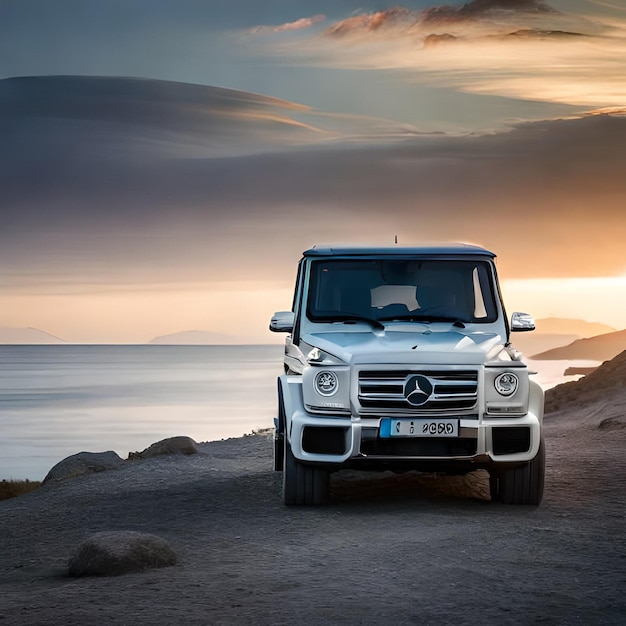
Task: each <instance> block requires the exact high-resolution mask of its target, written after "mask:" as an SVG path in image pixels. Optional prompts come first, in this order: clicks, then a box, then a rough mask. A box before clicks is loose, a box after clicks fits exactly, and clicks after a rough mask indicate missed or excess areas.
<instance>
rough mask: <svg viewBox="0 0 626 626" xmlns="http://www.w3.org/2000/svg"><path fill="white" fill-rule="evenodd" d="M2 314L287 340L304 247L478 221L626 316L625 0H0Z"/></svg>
mask: <svg viewBox="0 0 626 626" xmlns="http://www.w3.org/2000/svg"><path fill="white" fill-rule="evenodd" d="M0 79H1V80H0V137H1V138H2V140H1V141H0V327H35V328H39V329H41V330H44V331H47V332H49V333H52V334H54V335H57V336H59V337H61V338H63V339H65V340H67V341H71V342H95V343H99V342H105V343H109V342H112V343H126V342H131V343H134V342H145V341H148V340H150V339H151V338H153V337H155V336H159V335H165V334H168V333H174V332H178V331H186V330H207V331H214V332H219V333H224V334H227V335H230V336H231V337H232V339H233V341H256V342H268V343H269V342H275V341H277V340H278V341H281V340H282V337H277V336H272V335H271V334H270V333H269V332H268V331H267V324H268V321H269V317H270V315H271V313H272V312H273V311H274V310H283V309H287V308H289V306H290V304H291V289H292V283H293V280H294V275H295V266H296V263H297V261H298V259H299V258H300V256H301V252H302V251H303V250H304V249H306V248H308V247H310V246H311V245H313V244H315V243H327V242H330V241H342V242H359V243H363V242H372V243H385V244H388V243H392V242H393V239H394V236H395V235H398V239H399V242H400V243H403V244H413V243H419V242H421V241H433V240H435V241H452V240H456V241H468V242H472V243H477V244H480V245H483V246H485V247H487V248H489V249H491V250H493V251H494V252H496V254H497V255H498V269H499V274H500V279H501V281H502V285H503V291H504V295H505V300H506V305H507V308H508V310H509V312H510V311H513V310H522V311H528V312H529V313H531V314H533V315H534V316H535V317H537V318H541V317H554V316H558V317H573V318H581V319H586V320H588V321H598V322H604V323H607V324H610V325H612V326H613V327H615V328H618V329H622V328H626V254H625V253H624V241H626V149H625V148H624V146H626V4H625V3H624V2H621V1H619V2H618V1H617V0H614V1H613V0H597V1H591V0H590V1H583V0H568V1H565V0H562V1H556V0H553V1H552V2H546V3H544V2H537V1H535V0H473V1H471V2H468V3H465V4H463V3H461V2H457V3H449V4H436V3H433V2H427V1H413V2H408V1H407V2H404V3H403V4H399V3H398V2H397V1H390V2H385V1H382V0H375V1H369V2H366V3H363V2H358V1H357V0H354V1H352V0H316V1H313V0H290V1H287V0H282V1H281V0H270V1H267V2H263V1H262V0H176V1H174V0H171V1H165V0H107V1H106V2H103V1H102V0H56V1H50V0H29V1H28V2H25V1H24V0H0Z"/></svg>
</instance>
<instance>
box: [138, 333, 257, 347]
mask: <svg viewBox="0 0 626 626" xmlns="http://www.w3.org/2000/svg"><path fill="white" fill-rule="evenodd" d="M148 343H150V344H159V345H176V346H180V345H184V346H188V345H200V346H206V345H238V344H251V343H258V342H257V341H253V340H251V339H249V338H245V337H240V336H239V335H227V334H225V333H214V332H211V331H208V330H185V331H182V332H179V333H171V334H169V335H161V336H160V337H155V338H154V339H151V340H150V341H148Z"/></svg>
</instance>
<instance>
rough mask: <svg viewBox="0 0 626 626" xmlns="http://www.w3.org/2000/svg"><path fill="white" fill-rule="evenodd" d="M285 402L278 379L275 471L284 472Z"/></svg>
mask: <svg viewBox="0 0 626 626" xmlns="http://www.w3.org/2000/svg"><path fill="white" fill-rule="evenodd" d="M284 439H285V403H284V401H283V386H282V384H281V382H280V378H279V379H278V417H277V418H276V426H275V429H274V471H275V472H282V471H283V468H284V458H285V450H284V448H285V444H284Z"/></svg>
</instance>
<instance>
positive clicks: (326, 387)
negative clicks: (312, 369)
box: [315, 371, 339, 396]
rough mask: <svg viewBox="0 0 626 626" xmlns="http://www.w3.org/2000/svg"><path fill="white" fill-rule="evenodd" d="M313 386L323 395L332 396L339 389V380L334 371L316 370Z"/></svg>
mask: <svg viewBox="0 0 626 626" xmlns="http://www.w3.org/2000/svg"><path fill="white" fill-rule="evenodd" d="M315 388H316V389H317V392H318V393H320V394H322V395H323V396H332V395H333V394H334V393H337V389H339V381H338V380H337V375H336V374H335V373H334V372H328V371H324V372H318V373H317V374H316V376H315Z"/></svg>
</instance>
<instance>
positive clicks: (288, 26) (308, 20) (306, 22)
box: [248, 13, 326, 34]
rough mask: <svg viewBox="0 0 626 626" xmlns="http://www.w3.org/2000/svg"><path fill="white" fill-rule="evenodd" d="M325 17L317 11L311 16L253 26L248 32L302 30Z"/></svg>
mask: <svg viewBox="0 0 626 626" xmlns="http://www.w3.org/2000/svg"><path fill="white" fill-rule="evenodd" d="M325 19H326V16H325V15H323V14H321V13H318V14H317V15H312V16H311V17H301V18H300V19H298V20H295V21H293V22H286V23H284V24H279V25H276V26H254V27H253V28H251V29H250V30H249V31H248V32H250V33H253V34H258V33H284V32H292V31H298V30H304V29H307V28H311V27H312V26H315V24H319V23H320V22H323V21H324V20H325Z"/></svg>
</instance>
